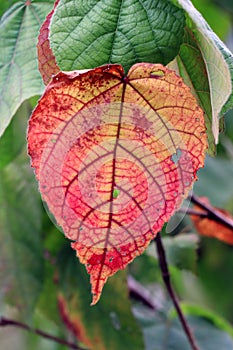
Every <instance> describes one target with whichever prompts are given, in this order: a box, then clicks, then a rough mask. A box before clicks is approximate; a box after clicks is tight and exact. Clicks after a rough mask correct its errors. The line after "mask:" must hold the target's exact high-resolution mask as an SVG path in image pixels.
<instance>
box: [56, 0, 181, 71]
mask: <svg viewBox="0 0 233 350" xmlns="http://www.w3.org/2000/svg"><path fill="white" fill-rule="evenodd" d="M184 24H185V17H184V13H183V11H182V10H181V9H179V8H177V7H175V6H174V5H172V4H171V2H170V1H167V0H156V1H152V0H146V1H143V2H142V1H138V0H137V1H134V0H126V1H118V0H113V1H110V0H108V1H104V2H103V1H97V0H95V1H91V2H89V1H87V2H83V1H80V0H73V1H70V0H61V1H60V3H59V5H58V6H57V9H56V11H55V14H54V16H53V18H52V23H51V28H50V29H51V33H50V41H51V47H52V50H53V52H54V54H55V57H56V60H57V63H58V65H59V67H60V68H61V69H62V70H74V69H86V68H94V67H96V66H100V65H103V64H107V63H119V64H121V65H122V66H123V67H124V69H125V70H126V71H127V70H128V69H129V68H130V67H131V66H132V65H133V64H135V63H138V62H151V63H156V62H158V63H163V64H167V63H168V62H169V61H171V60H172V59H173V58H174V57H175V56H176V54H177V53H178V51H179V47H180V44H181V42H182V38H183V30H184Z"/></svg>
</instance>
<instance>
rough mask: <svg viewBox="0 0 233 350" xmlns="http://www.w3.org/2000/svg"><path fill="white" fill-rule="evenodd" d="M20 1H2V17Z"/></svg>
mask: <svg viewBox="0 0 233 350" xmlns="http://www.w3.org/2000/svg"><path fill="white" fill-rule="evenodd" d="M17 1H18V0H1V2H0V16H2V14H3V13H4V12H5V11H6V10H7V9H8V8H9V7H10V6H11V5H13V4H14V3H16V2H17Z"/></svg>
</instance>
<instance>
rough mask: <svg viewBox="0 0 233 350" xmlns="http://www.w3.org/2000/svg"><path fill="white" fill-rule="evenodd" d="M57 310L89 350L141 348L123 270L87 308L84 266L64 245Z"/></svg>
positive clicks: (87, 299)
mask: <svg viewBox="0 0 233 350" xmlns="http://www.w3.org/2000/svg"><path fill="white" fill-rule="evenodd" d="M58 274H59V285H60V287H61V292H62V296H61V297H60V309H61V311H62V315H63V319H65V320H66V324H67V325H68V324H69V325H70V329H72V330H73V332H74V334H75V335H76V337H77V338H78V339H79V340H81V341H82V342H84V343H85V344H86V346H87V347H88V348H90V349H95V350H107V349H111V350H119V349H135V350H141V349H143V348H144V345H143V338H142V334H141V332H140V329H139V327H138V325H137V323H136V321H135V319H134V317H133V315H132V312H131V304H130V301H129V299H128V290H127V281H126V271H121V272H118V273H117V275H115V276H114V277H113V278H112V279H111V280H110V281H109V283H108V285H107V286H106V288H105V291H104V297H103V298H102V300H101V301H100V302H99V303H98V305H96V306H95V307H90V305H89V304H90V294H89V293H87V290H88V289H89V281H88V277H87V275H86V272H85V270H84V267H83V266H81V265H80V264H79V262H78V261H77V259H76V257H75V254H74V252H73V251H71V249H70V246H69V245H68V244H67V245H65V246H64V248H63V250H62V251H61V253H60V256H59V257H58Z"/></svg>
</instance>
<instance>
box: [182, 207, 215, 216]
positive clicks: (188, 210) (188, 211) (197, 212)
mask: <svg viewBox="0 0 233 350" xmlns="http://www.w3.org/2000/svg"><path fill="white" fill-rule="evenodd" d="M177 213H182V214H187V215H196V216H199V217H201V218H208V217H209V214H208V213H207V212H204V211H200V210H195V209H191V208H180V209H179V210H178V211H177Z"/></svg>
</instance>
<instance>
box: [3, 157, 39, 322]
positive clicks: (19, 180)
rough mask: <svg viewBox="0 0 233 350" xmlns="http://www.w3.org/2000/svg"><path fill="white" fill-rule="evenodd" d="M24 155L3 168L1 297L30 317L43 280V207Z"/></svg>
mask: <svg viewBox="0 0 233 350" xmlns="http://www.w3.org/2000/svg"><path fill="white" fill-rule="evenodd" d="M33 180H34V179H33V174H32V171H31V169H29V166H28V161H25V156H24V154H23V157H20V158H18V159H17V160H15V161H14V162H12V163H10V164H9V165H8V166H6V167H5V168H4V169H1V170H0V280H1V284H0V297H1V298H4V301H6V302H8V303H10V304H11V305H13V306H15V307H17V308H18V309H19V310H20V315H21V316H22V318H24V317H26V318H30V316H31V313H32V311H33V308H34V306H35V303H36V300H37V298H38V295H39V293H40V291H41V288H42V283H43V251H42V244H41V239H40V230H41V216H40V213H41V207H40V201H39V199H38V195H37V188H36V185H35V182H34V181H33Z"/></svg>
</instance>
